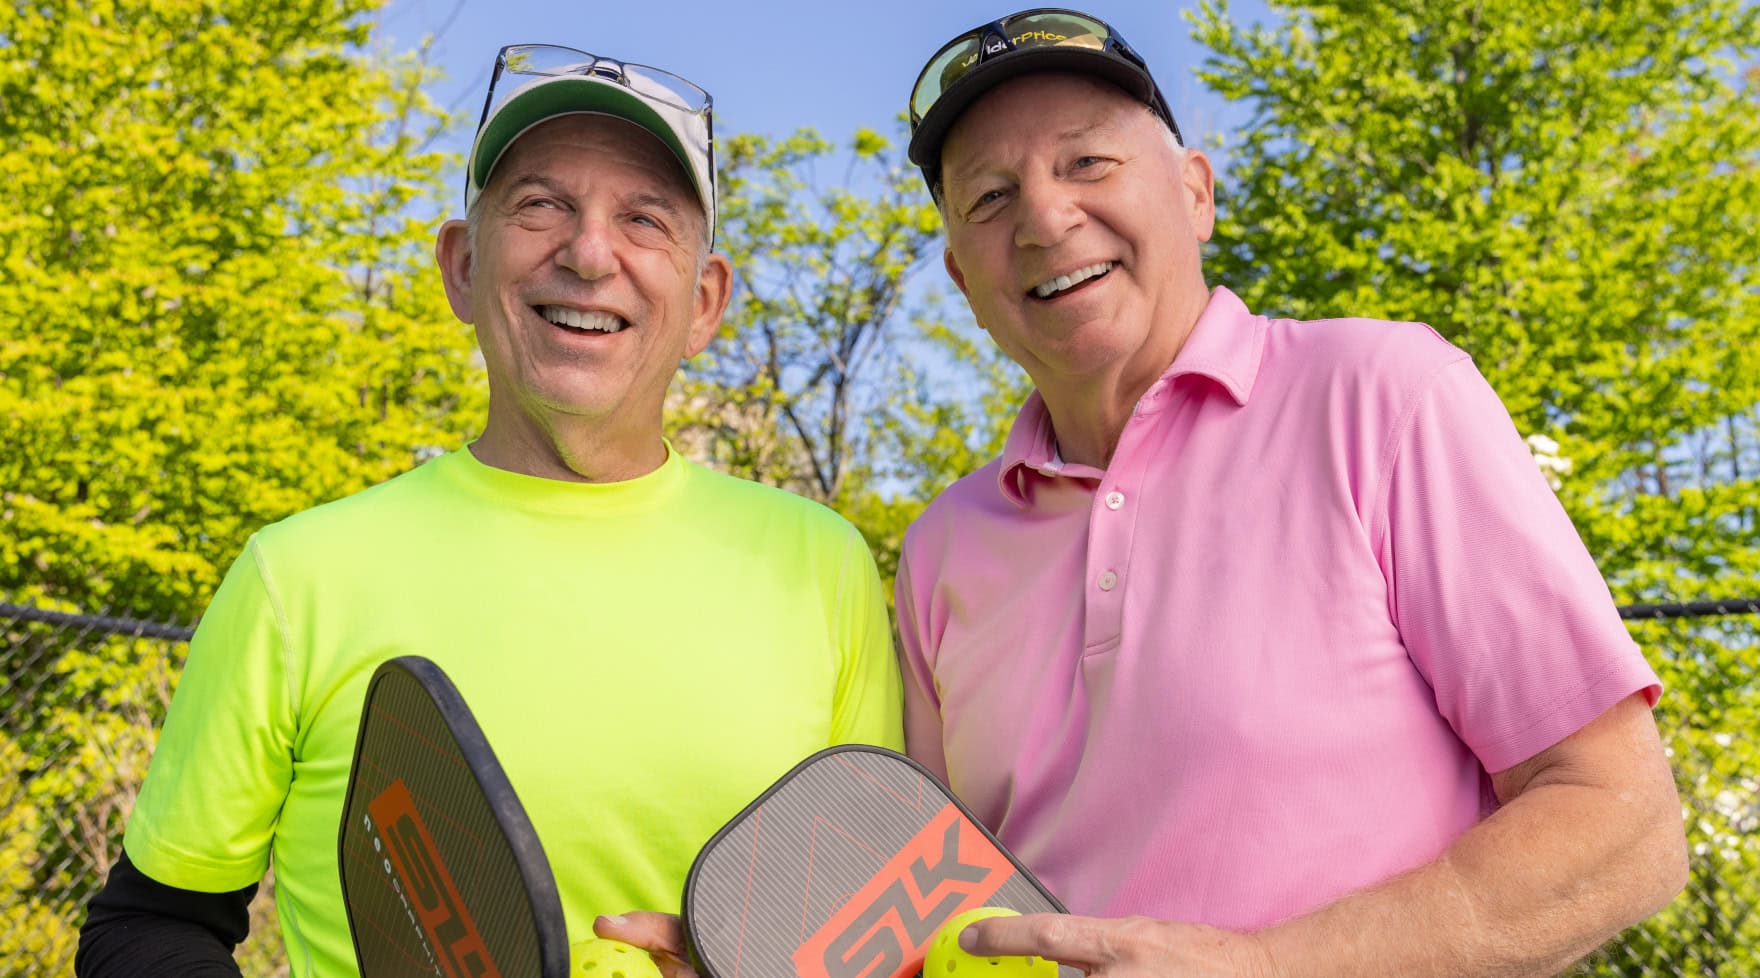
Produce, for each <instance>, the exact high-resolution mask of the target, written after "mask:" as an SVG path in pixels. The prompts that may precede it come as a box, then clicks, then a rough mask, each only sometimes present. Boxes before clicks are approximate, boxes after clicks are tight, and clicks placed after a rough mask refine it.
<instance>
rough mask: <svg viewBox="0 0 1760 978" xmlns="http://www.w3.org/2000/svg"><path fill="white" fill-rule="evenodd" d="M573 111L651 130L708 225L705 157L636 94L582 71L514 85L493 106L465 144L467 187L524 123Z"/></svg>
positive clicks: (481, 180) (484, 176)
mask: <svg viewBox="0 0 1760 978" xmlns="http://www.w3.org/2000/svg"><path fill="white" fill-rule="evenodd" d="M680 111H683V110H680ZM576 113H597V114H600V115H608V116H613V117H615V118H619V119H623V120H625V121H628V122H632V123H634V124H636V125H638V126H641V127H642V128H643V129H646V130H647V131H648V132H651V133H653V134H654V137H655V138H657V139H659V140H660V142H662V143H664V144H665V145H666V148H667V149H669V150H671V151H672V155H673V156H675V157H677V158H678V162H679V165H680V166H682V167H684V172H685V174H686V175H687V176H688V177H689V178H690V182H691V186H692V187H693V188H694V189H695V190H696V192H697V197H698V199H699V201H700V202H701V203H702V205H703V211H704V214H705V215H706V216H707V218H708V221H709V226H710V228H713V227H714V224H715V186H714V183H713V180H714V177H713V175H712V174H708V173H705V172H704V171H705V170H706V169H707V168H708V161H707V160H706V159H704V160H703V161H702V162H701V163H698V162H697V161H695V160H693V157H692V154H691V152H690V151H689V150H688V149H687V148H686V147H685V143H684V140H683V138H682V137H681V136H680V135H679V133H678V131H677V129H676V128H675V127H674V126H673V124H672V123H670V122H669V121H667V119H666V118H665V117H664V116H662V115H661V114H660V113H659V111H657V110H656V109H655V108H654V107H653V106H652V105H649V104H648V103H647V102H646V101H644V100H643V99H642V98H641V96H639V95H636V94H635V93H634V92H631V91H629V90H628V89H626V88H624V87H623V86H621V85H618V84H615V83H612V82H607V81H601V80H598V79H595V78H589V77H586V76H582V75H558V76H556V77H553V78H546V79H543V80H542V81H539V82H536V83H534V84H531V85H527V86H526V87H525V88H522V89H520V90H519V91H517V92H515V93H514V94H513V95H511V96H509V97H508V99H507V101H505V102H503V103H502V104H501V105H499V106H497V107H496V109H495V111H494V113H493V114H492V115H490V117H489V119H488V120H487V121H486V122H484V124H483V128H482V129H481V130H479V131H478V133H477V138H476V142H475V143H474V144H473V145H472V146H471V158H470V171H471V172H470V187H471V190H472V191H473V193H476V192H481V191H482V188H483V187H485V186H487V185H488V182H489V175H490V174H492V173H494V172H495V165H496V164H497V163H499V162H501V157H502V156H503V155H505V154H506V153H507V148H508V147H509V146H512V145H513V143H514V141H515V140H517V139H518V138H519V137H520V136H522V135H524V134H525V132H526V131H527V130H528V129H531V128H532V127H533V126H536V125H538V124H539V123H541V122H544V121H546V120H549V119H554V118H556V117H557V116H562V115H572V114H576ZM699 155H700V154H699Z"/></svg>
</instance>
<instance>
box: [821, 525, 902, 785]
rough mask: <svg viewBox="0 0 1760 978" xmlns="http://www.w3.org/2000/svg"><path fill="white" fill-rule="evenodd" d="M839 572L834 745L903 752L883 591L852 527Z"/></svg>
mask: <svg viewBox="0 0 1760 978" xmlns="http://www.w3.org/2000/svg"><path fill="white" fill-rule="evenodd" d="M848 540H849V543H848V544H847V546H846V547H845V550H844V553H843V560H842V567H841V569H840V571H839V574H838V577H839V581H840V584H839V593H838V601H839V608H838V617H839V622H838V624H839V628H838V642H839V649H840V653H841V655H842V666H841V668H840V669H839V670H838V684H837V698H836V701H835V703H834V714H833V716H832V722H831V735H832V738H833V741H832V742H833V743H834V744H872V745H874V746H877V747H885V748H888V749H890V750H903V749H904V732H903V729H902V727H901V725H900V720H899V711H900V706H899V686H898V660H897V658H896V657H895V656H894V655H893V651H892V627H891V624H890V622H889V621H888V620H887V616H886V592H885V589H884V588H883V587H882V586H881V584H880V571H879V569H878V568H876V567H875V565H874V555H873V553H872V552H871V551H869V549H868V545H867V542H866V541H864V540H863V539H862V536H861V534H860V533H858V532H856V531H855V528H854V527H850V528H849V532H848Z"/></svg>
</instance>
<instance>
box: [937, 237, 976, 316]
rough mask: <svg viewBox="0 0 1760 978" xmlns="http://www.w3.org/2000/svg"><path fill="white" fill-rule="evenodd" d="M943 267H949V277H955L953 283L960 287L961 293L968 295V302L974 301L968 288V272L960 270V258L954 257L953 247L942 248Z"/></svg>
mask: <svg viewBox="0 0 1760 978" xmlns="http://www.w3.org/2000/svg"><path fill="white" fill-rule="evenodd" d="M941 267H942V268H945V269H947V277H948V278H950V279H953V284H954V285H956V286H958V287H959V293H960V295H963V296H965V297H966V303H967V304H968V305H969V304H970V303H971V301H972V294H971V292H969V291H967V290H966V273H965V272H962V271H960V268H959V259H957V258H955V257H953V249H952V248H943V249H941Z"/></svg>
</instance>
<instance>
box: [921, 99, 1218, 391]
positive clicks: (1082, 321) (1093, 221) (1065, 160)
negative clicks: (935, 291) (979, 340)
mask: <svg viewBox="0 0 1760 978" xmlns="http://www.w3.org/2000/svg"><path fill="white" fill-rule="evenodd" d="M941 162H942V174H943V184H942V193H943V209H942V212H943V216H944V217H945V218H946V223H947V256H946V261H947V271H948V274H949V275H950V276H952V278H953V280H954V282H955V284H957V285H958V286H959V288H960V291H962V292H964V293H965V296H966V300H967V302H968V303H969V304H970V305H971V307H972V312H973V314H974V315H975V316H976V318H977V320H978V323H979V325H981V326H983V328H984V329H986V330H987V331H989V333H990V335H991V336H992V337H993V338H994V339H995V341H996V343H997V345H998V346H999V347H1001V348H1002V350H1003V352H1005V353H1007V354H1008V355H1009V356H1010V357H1011V358H1012V359H1014V360H1015V362H1017V363H1019V364H1020V365H1021V366H1022V367H1023V368H1025V369H1026V371H1027V373H1028V374H1029V375H1030V376H1031V377H1032V378H1033V381H1034V383H1035V384H1037V385H1038V387H1039V389H1040V391H1041V393H1043V394H1044V395H1045V396H1046V399H1047V401H1048V402H1051V403H1052V405H1053V413H1054V415H1055V413H1056V406H1057V402H1058V401H1059V400H1068V399H1079V398H1083V397H1091V396H1093V395H1095V394H1099V395H1100V396H1103V397H1110V396H1118V397H1121V398H1126V399H1128V400H1129V401H1130V402H1131V403H1134V401H1135V398H1136V396H1138V395H1140V394H1141V393H1142V391H1143V390H1144V389H1145V388H1147V387H1148V385H1149V384H1150V383H1152V382H1153V381H1154V379H1155V378H1156V377H1158V376H1160V374H1161V373H1162V372H1163V371H1164V370H1166V368H1167V366H1168V364H1170V363H1172V362H1173V357H1174V355H1175V354H1176V353H1177V352H1178V350H1179V347H1180V345H1181V344H1182V343H1184V341H1185V337H1186V336H1187V335H1188V334H1189V333H1190V332H1191V328H1192V326H1193V325H1194V324H1195V323H1196V322H1197V317H1198V314H1199V313H1200V312H1201V311H1202V310H1203V308H1204V304H1205V303H1206V302H1207V301H1208V299H1209V291H1208V288H1207V287H1206V286H1205V284H1204V278H1203V272H1202V269H1201V268H1200V264H1199V251H1198V248H1199V244H1200V242H1203V241H1206V240H1208V239H1209V237H1210V230H1211V225H1212V222H1213V220H1214V210H1213V206H1212V197H1211V174H1210V164H1209V161H1208V160H1206V159H1205V158H1204V155H1203V154H1202V153H1198V152H1195V151H1191V150H1181V149H1180V148H1179V147H1178V146H1176V145H1175V144H1174V143H1173V141H1172V139H1171V135H1170V133H1169V132H1168V130H1167V129H1166V128H1165V126H1163V125H1162V123H1161V122H1160V121H1159V120H1158V119H1157V118H1156V117H1155V116H1153V115H1152V114H1151V113H1150V112H1149V110H1148V108H1147V107H1146V106H1144V105H1143V103H1141V102H1139V101H1137V100H1135V99H1133V98H1131V97H1130V96H1128V95H1126V94H1125V93H1124V92H1123V91H1121V90H1119V89H1118V88H1116V87H1114V86H1112V85H1109V84H1107V83H1106V82H1103V81H1099V80H1096V79H1093V78H1089V77H1087V76H1084V75H1074V74H1063V73H1051V72H1042V73H1036V74H1030V75H1025V76H1022V77H1020V78H1017V79H1013V80H1011V81H1008V82H1004V83H1003V84H1001V85H999V86H997V87H996V88H995V89H994V90H993V91H991V92H989V93H987V94H986V95H985V96H984V97H983V98H981V99H979V100H978V101H977V102H974V103H973V104H972V106H971V108H969V109H967V110H966V111H965V113H964V114H963V115H962V116H961V117H960V119H959V121H958V122H957V123H955V124H954V127H953V129H952V130H951V131H950V132H949V134H948V138H947V141H946V143H945V144H944V145H943V147H942V154H941ZM1125 406H1126V408H1127V409H1128V406H1129V405H1128V404H1127V405H1125Z"/></svg>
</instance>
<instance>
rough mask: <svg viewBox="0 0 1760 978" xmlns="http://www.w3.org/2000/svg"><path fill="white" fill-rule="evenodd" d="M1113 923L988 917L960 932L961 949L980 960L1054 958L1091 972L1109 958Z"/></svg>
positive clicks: (1055, 916)
mask: <svg viewBox="0 0 1760 978" xmlns="http://www.w3.org/2000/svg"><path fill="white" fill-rule="evenodd" d="M1110 923H1112V922H1111V921H1105V920H1100V919H1098V918H1094V917H1077V916H1073V915H1070V914H1056V913H1030V914H1023V915H1021V916H1019V917H988V918H985V919H983V920H978V921H974V922H973V923H971V924H969V925H967V927H966V929H965V930H963V931H961V932H960V935H959V946H960V947H961V949H963V950H965V951H966V952H967V953H969V954H975V955H977V956H979V957H999V956H1002V955H1013V956H1017V957H1026V956H1032V957H1039V958H1050V959H1051V960H1053V961H1056V962H1058V963H1060V964H1067V965H1072V966H1074V967H1077V968H1081V969H1083V970H1084V971H1088V970H1092V969H1093V968H1094V967H1095V966H1097V965H1099V964H1100V963H1101V962H1102V961H1103V959H1104V957H1105V946H1104V943H1103V929H1104V928H1105V927H1106V926H1107V925H1108V924H1110Z"/></svg>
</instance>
